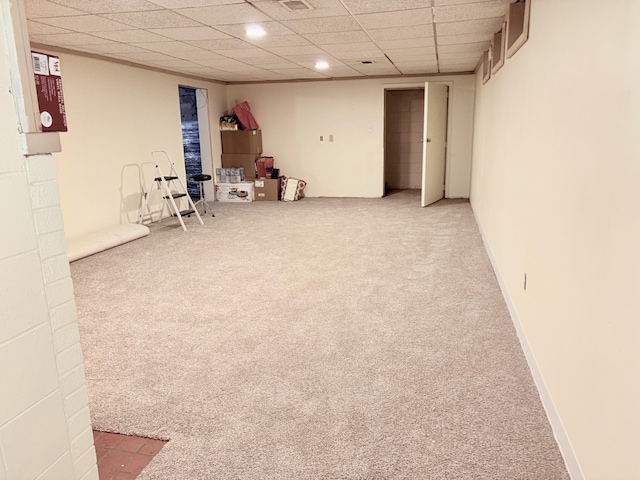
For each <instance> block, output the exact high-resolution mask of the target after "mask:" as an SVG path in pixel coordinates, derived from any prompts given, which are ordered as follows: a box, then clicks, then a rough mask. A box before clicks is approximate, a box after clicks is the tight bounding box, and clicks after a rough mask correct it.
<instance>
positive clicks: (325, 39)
mask: <svg viewBox="0 0 640 480" xmlns="http://www.w3.org/2000/svg"><path fill="white" fill-rule="evenodd" d="M304 37H305V38H306V39H307V40H310V41H311V42H312V43H315V44H316V45H330V44H335V43H353V42H369V41H370V39H369V36H368V35H367V34H366V33H365V32H364V31H363V30H356V31H351V32H333V33H310V34H307V35H304Z"/></svg>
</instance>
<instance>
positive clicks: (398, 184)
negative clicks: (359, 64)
mask: <svg viewBox="0 0 640 480" xmlns="http://www.w3.org/2000/svg"><path fill="white" fill-rule="evenodd" d="M448 90H449V86H448V85H446V84H444V83H430V82H427V83H424V84H421V85H419V86H418V85H415V84H414V85H411V86H406V87H405V86H402V87H401V86H398V87H397V88H386V89H385V96H384V106H385V115H384V126H385V128H384V195H387V194H389V193H391V192H397V191H413V192H415V194H416V197H418V196H419V197H420V199H421V200H420V202H421V205H422V206H426V205H430V204H431V203H434V202H435V201H437V200H439V199H441V198H444V197H445V188H446V182H445V178H446V163H447V157H448V155H447V152H446V140H447V130H448V120H449V119H448V103H449V94H448Z"/></svg>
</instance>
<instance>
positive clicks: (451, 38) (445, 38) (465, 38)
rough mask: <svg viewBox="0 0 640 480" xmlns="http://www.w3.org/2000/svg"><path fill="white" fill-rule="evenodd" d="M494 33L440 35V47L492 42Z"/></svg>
mask: <svg viewBox="0 0 640 480" xmlns="http://www.w3.org/2000/svg"><path fill="white" fill-rule="evenodd" d="M492 38H493V33H492V32H491V33H471V34H467V35H439V36H438V46H441V45H457V44H460V43H479V42H490V41H491V39H492Z"/></svg>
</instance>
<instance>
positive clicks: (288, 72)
mask: <svg viewBox="0 0 640 480" xmlns="http://www.w3.org/2000/svg"><path fill="white" fill-rule="evenodd" d="M270 71H271V72H274V73H279V74H280V75H283V76H285V77H287V78H294V79H297V78H328V77H327V75H324V74H322V73H320V72H317V71H315V70H309V69H308V68H303V67H300V68H286V69H283V70H270Z"/></svg>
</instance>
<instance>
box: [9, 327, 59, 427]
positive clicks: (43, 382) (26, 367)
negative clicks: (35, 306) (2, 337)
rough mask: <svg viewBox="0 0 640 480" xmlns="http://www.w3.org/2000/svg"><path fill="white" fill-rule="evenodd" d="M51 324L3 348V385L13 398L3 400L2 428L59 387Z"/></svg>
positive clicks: (26, 334)
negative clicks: (8, 366) (9, 366)
mask: <svg viewBox="0 0 640 480" xmlns="http://www.w3.org/2000/svg"><path fill="white" fill-rule="evenodd" d="M55 359H56V357H55V353H54V351H53V344H52V342H51V332H50V329H49V325H47V324H46V323H45V324H41V325H40V326H39V327H36V328H35V329H32V330H30V331H28V332H26V333H24V334H22V335H19V336H17V337H15V338H13V339H12V340H10V341H8V342H5V343H3V344H2V346H0V365H11V368H0V385H2V390H3V391H4V392H11V395H2V396H1V397H0V425H2V424H4V423H6V422H8V421H9V420H11V419H12V418H13V417H15V416H17V415H20V412H22V411H23V410H24V409H25V408H27V407H29V406H31V405H34V404H35V403H37V402H39V401H41V400H42V399H43V398H44V397H46V396H47V395H50V394H51V393H52V392H53V391H55V390H56V389H57V388H58V375H57V372H56V362H55Z"/></svg>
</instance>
